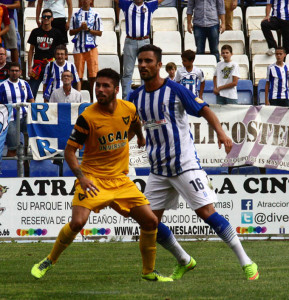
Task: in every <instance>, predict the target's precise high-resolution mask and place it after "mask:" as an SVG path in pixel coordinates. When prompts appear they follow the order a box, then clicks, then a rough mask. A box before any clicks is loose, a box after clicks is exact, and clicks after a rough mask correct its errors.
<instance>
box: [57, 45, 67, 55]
mask: <svg viewBox="0 0 289 300" xmlns="http://www.w3.org/2000/svg"><path fill="white" fill-rule="evenodd" d="M57 50H64V51H65V55H67V54H68V50H67V48H66V46H65V45H63V44H61V45H58V46H56V47H55V49H54V56H55V54H56V51H57Z"/></svg>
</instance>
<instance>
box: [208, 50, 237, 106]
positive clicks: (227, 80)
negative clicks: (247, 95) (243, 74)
mask: <svg viewBox="0 0 289 300" xmlns="http://www.w3.org/2000/svg"><path fill="white" fill-rule="evenodd" d="M232 55H233V50H232V47H231V46H230V45H224V46H223V47H222V48H221V56H222V57H223V59H224V61H220V62H218V64H217V68H216V71H215V74H214V79H213V81H214V94H215V95H217V104H238V94H237V84H238V80H239V78H240V73H239V65H238V64H237V63H236V62H234V61H232V60H231V57H232Z"/></svg>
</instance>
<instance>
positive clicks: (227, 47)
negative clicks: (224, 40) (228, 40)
mask: <svg viewBox="0 0 289 300" xmlns="http://www.w3.org/2000/svg"><path fill="white" fill-rule="evenodd" d="M223 50H229V51H230V53H231V54H232V53H233V49H232V47H231V46H230V45H227V44H226V45H223V46H222V48H221V52H222V51H223Z"/></svg>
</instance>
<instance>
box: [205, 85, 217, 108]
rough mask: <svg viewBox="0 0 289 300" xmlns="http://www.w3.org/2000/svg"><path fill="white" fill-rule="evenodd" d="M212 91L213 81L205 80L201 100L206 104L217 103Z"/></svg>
mask: <svg viewBox="0 0 289 300" xmlns="http://www.w3.org/2000/svg"><path fill="white" fill-rule="evenodd" d="M213 90H214V82H213V80H206V82H205V88H204V93H203V100H204V101H206V102H207V103H208V104H216V103H217V97H216V95H215V94H214V92H213Z"/></svg>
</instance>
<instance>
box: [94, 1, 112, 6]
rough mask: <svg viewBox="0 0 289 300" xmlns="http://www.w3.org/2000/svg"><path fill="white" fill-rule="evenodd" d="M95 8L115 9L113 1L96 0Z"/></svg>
mask: <svg viewBox="0 0 289 300" xmlns="http://www.w3.org/2000/svg"><path fill="white" fill-rule="evenodd" d="M94 7H97V8H98V7H113V0H94Z"/></svg>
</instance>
